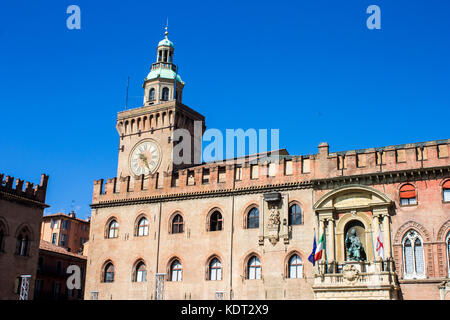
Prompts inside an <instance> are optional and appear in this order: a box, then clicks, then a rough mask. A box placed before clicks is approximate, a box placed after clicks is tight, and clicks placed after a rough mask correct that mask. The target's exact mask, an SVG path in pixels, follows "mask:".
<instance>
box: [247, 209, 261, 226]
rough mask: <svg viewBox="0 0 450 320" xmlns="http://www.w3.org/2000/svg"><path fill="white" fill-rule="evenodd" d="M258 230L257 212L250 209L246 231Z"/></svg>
mask: <svg viewBox="0 0 450 320" xmlns="http://www.w3.org/2000/svg"><path fill="white" fill-rule="evenodd" d="M255 228H259V210H258V208H256V207H255V208H252V209H251V210H250V211H249V212H248V215H247V229H255Z"/></svg>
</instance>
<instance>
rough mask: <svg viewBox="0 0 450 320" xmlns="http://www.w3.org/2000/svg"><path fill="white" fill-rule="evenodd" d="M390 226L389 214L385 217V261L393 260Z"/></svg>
mask: <svg viewBox="0 0 450 320" xmlns="http://www.w3.org/2000/svg"><path fill="white" fill-rule="evenodd" d="M389 228H390V226H389V214H384V215H383V242H384V243H383V245H384V255H385V259H391V257H392V255H391V232H390V229H389Z"/></svg>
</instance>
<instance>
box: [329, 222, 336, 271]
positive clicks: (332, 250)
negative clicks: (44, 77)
mask: <svg viewBox="0 0 450 320" xmlns="http://www.w3.org/2000/svg"><path fill="white" fill-rule="evenodd" d="M328 230H330V232H329V235H330V236H329V238H327V243H329V244H330V245H329V247H328V248H329V251H328V261H329V262H330V271H331V272H332V273H335V272H336V250H335V241H336V237H335V234H334V219H328Z"/></svg>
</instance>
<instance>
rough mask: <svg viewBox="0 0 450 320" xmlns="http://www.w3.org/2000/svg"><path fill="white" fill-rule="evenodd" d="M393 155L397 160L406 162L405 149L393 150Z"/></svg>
mask: <svg viewBox="0 0 450 320" xmlns="http://www.w3.org/2000/svg"><path fill="white" fill-rule="evenodd" d="M395 156H396V158H397V162H398V163H401V162H406V150H405V149H398V150H396V151H395Z"/></svg>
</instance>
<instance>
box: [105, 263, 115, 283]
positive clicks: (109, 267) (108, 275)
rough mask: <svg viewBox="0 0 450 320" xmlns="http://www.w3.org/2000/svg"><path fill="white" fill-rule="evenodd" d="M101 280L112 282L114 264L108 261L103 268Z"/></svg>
mask: <svg viewBox="0 0 450 320" xmlns="http://www.w3.org/2000/svg"><path fill="white" fill-rule="evenodd" d="M103 282H114V265H113V264H112V262H108V263H107V264H106V265H105V267H104V269H103Z"/></svg>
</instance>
